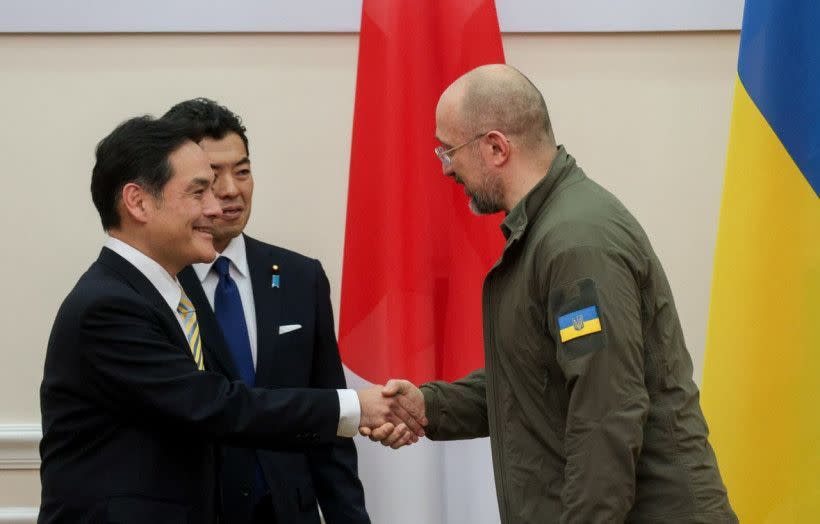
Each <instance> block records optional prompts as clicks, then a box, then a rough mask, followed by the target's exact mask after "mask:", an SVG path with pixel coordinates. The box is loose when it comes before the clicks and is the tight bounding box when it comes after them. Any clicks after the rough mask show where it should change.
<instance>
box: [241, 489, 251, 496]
mask: <svg viewBox="0 0 820 524" xmlns="http://www.w3.org/2000/svg"><path fill="white" fill-rule="evenodd" d="M250 495H251V492H250V491H247V490H242V496H243V497H250Z"/></svg>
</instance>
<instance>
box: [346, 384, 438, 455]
mask: <svg viewBox="0 0 820 524" xmlns="http://www.w3.org/2000/svg"><path fill="white" fill-rule="evenodd" d="M371 389H372V388H371ZM381 395H382V396H383V397H385V398H389V399H393V400H395V402H396V403H397V404H398V409H397V412H398V413H400V414H402V415H404V414H406V416H400V417H399V418H400V422H398V423H396V422H395V420H388V421H387V423H385V424H380V425H378V426H375V425H368V424H365V423H364V415H362V424H361V427H360V428H359V433H361V434H362V435H363V436H366V437H369V438H370V440H372V441H374V442H381V443H382V444H383V445H385V446H390V447H391V448H393V449H398V448H400V447H402V446H405V445H407V444H410V443H414V442H417V441H418V438H419V437H422V436H424V431H423V430H422V432H421V433H419V432H418V430H417V429H416V427H415V426H414V424H419V425H421V426H426V425H427V417H426V416H425V406H424V395H422V393H421V390H419V388H417V387H416V386H415V385H413V383H412V382H409V381H407V380H398V379H393V380H390V381H388V382H387V384H386V385H385V386H384V387H383V388H382V389H381ZM359 398H360V399H361V396H360V397H359ZM362 412H364V408H362ZM419 429H420V428H419Z"/></svg>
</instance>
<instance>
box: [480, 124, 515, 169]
mask: <svg viewBox="0 0 820 524" xmlns="http://www.w3.org/2000/svg"><path fill="white" fill-rule="evenodd" d="M484 138H485V143H486V144H487V145H488V146H489V147H488V148H487V153H488V154H489V158H488V160H489V161H490V163H491V164H492V165H493V166H495V167H501V166H503V165H504V164H506V163H507V160H508V159H509V158H510V140H509V139H508V138H507V137H506V136H504V133H502V132H501V131H495V130H493V131H490V132H489V133H487V135H486V136H485V137H484Z"/></svg>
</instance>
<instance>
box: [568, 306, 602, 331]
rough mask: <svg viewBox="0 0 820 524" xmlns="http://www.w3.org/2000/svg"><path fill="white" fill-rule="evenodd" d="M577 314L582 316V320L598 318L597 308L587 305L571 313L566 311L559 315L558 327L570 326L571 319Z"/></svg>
mask: <svg viewBox="0 0 820 524" xmlns="http://www.w3.org/2000/svg"><path fill="white" fill-rule="evenodd" d="M578 315H581V316H582V317H583V318H584V322H589V321H590V320H592V319H595V318H598V308H597V307H595V306H589V307H585V308H584V309H579V310H578V311H573V312H572V313H567V314H566V315H561V316H560V317H558V329H559V330H561V329H566V328H568V327H570V326H572V319H573V318H575V317H577V316H578Z"/></svg>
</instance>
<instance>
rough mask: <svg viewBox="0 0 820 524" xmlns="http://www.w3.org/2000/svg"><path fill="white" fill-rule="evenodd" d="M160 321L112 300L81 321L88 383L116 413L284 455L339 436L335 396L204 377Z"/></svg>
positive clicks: (149, 310) (129, 302)
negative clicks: (249, 385)
mask: <svg viewBox="0 0 820 524" xmlns="http://www.w3.org/2000/svg"><path fill="white" fill-rule="evenodd" d="M157 315H158V312H157V311H156V310H155V309H154V308H153V307H152V306H150V305H148V304H147V303H145V302H140V301H136V300H133V299H131V298H129V297H123V296H111V295H109V296H104V297H100V298H98V299H97V300H95V301H94V302H93V303H90V304H89V305H88V306H87V307H86V308H85V310H84V311H83V313H82V314H81V315H80V318H79V324H80V326H79V336H80V341H79V343H80V347H81V348H82V358H83V360H84V361H85V362H86V365H85V366H84V367H83V369H84V370H85V372H86V373H87V376H86V377H84V379H85V380H87V381H88V383H89V386H90V387H92V388H93V389H94V390H96V395H95V396H96V398H97V399H98V400H99V402H100V403H101V404H102V405H103V406H104V407H106V408H107V409H109V410H110V411H111V412H112V413H119V414H121V416H122V417H123V418H125V419H127V420H130V421H132V422H139V423H144V424H150V425H153V426H157V427H163V428H167V429H173V430H176V431H180V432H182V433H185V434H194V435H197V436H198V437H200V438H205V439H213V440H219V441H222V442H224V443H227V444H232V445H236V446H246V447H258V448H265V449H279V448H291V447H299V446H305V445H308V444H316V443H321V442H330V441H332V440H333V439H335V438H336V429H337V425H338V420H339V402H338V396H337V393H336V392H335V391H332V390H308V389H280V390H265V389H258V388H250V387H247V386H246V385H244V384H242V383H241V382H230V381H228V379H226V378H225V377H224V376H222V375H220V374H219V373H214V372H210V371H198V370H197V369H196V367H195V366H194V363H193V360H192V359H191V358H190V357H188V356H187V355H186V354H185V353H184V352H183V351H181V348H179V347H177V346H176V345H174V342H172V339H171V338H170V337H169V335H168V333H166V332H165V331H163V328H162V321H161V320H160V319H159V317H158V316H157Z"/></svg>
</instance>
